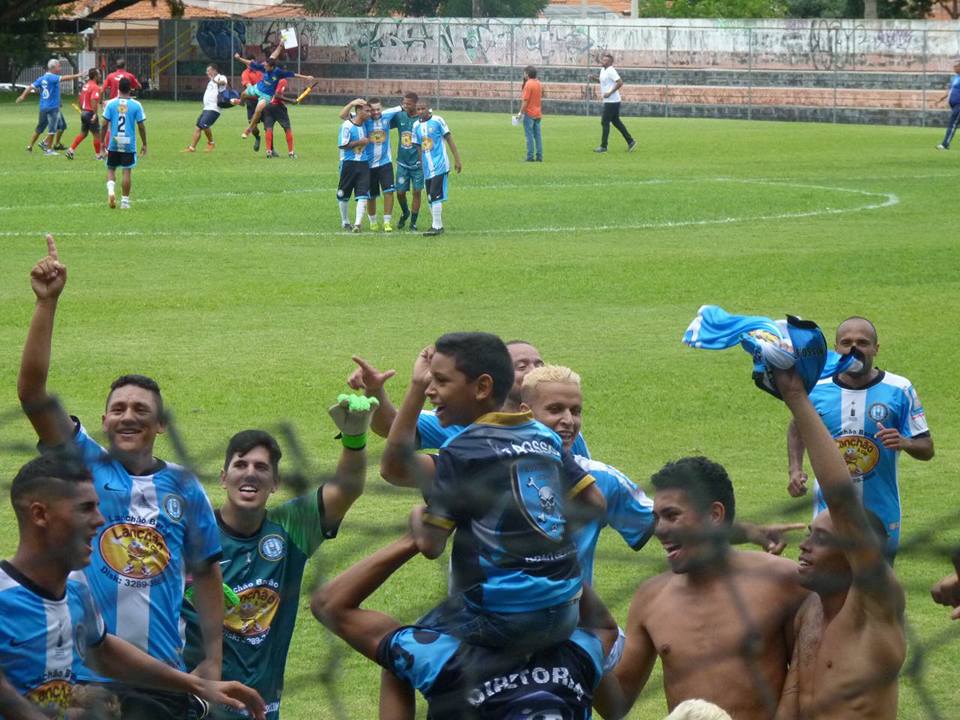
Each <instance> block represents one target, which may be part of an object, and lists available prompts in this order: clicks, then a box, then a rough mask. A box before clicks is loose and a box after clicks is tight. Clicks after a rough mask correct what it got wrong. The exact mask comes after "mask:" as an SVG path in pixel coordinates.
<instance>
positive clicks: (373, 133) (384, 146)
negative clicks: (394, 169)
mask: <svg viewBox="0 0 960 720" xmlns="http://www.w3.org/2000/svg"><path fill="white" fill-rule="evenodd" d="M401 114H404V115H405V114H406V113H404V112H403V108H401V107H400V106H399V105H397V106H396V107H392V108H388V109H387V110H384V111H383V112H382V113H381V114H380V117H379V118H377V119H376V120H374V119H373V118H370V119H369V120H367V121H366V122H365V123H364V125H365V127H366V131H367V137H369V138H370V144H371V145H372V146H373V149H372V150H371V152H370V167H372V168H376V167H380V166H381V165H389V164H390V163H391V162H393V156H392V155H391V154H390V130H391V128H395V127H397V117H398V116H399V115H401Z"/></svg>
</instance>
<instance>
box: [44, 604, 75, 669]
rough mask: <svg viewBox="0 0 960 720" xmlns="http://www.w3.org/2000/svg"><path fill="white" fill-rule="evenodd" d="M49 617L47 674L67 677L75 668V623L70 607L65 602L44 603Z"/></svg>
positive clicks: (45, 611)
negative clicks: (72, 619) (71, 616)
mask: <svg viewBox="0 0 960 720" xmlns="http://www.w3.org/2000/svg"><path fill="white" fill-rule="evenodd" d="M43 611H44V613H46V616H47V663H46V667H47V672H48V673H51V674H53V675H54V676H55V677H67V676H68V675H69V674H70V672H69V671H70V669H71V668H72V667H73V622H72V621H71V619H70V605H69V604H68V603H67V600H66V598H64V599H63V600H46V599H44V601H43Z"/></svg>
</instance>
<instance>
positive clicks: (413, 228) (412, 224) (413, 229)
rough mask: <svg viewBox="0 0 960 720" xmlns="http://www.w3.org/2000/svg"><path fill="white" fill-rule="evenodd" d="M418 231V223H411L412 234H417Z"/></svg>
mask: <svg viewBox="0 0 960 720" xmlns="http://www.w3.org/2000/svg"><path fill="white" fill-rule="evenodd" d="M416 231H417V225H416V223H411V224H410V232H416Z"/></svg>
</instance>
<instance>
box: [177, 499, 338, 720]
mask: <svg viewBox="0 0 960 720" xmlns="http://www.w3.org/2000/svg"><path fill="white" fill-rule="evenodd" d="M321 491H322V488H319V489H318V490H317V492H316V494H314V493H310V494H308V495H304V496H302V497H298V498H294V499H293V500H289V501H287V502H285V503H283V504H281V505H278V506H277V507H274V508H270V509H268V510H267V517H266V519H265V520H264V522H263V525H262V526H261V527H260V529H259V530H258V531H257V532H256V533H254V534H253V535H251V536H249V537H243V536H240V535H237V534H235V532H234V531H233V530H232V529H231V528H230V527H228V526H227V525H226V524H224V522H223V519H222V518H221V517H220V513H219V511H218V512H217V513H216V515H217V523H218V524H219V526H220V541H221V543H222V545H223V559H222V560H220V570H221V572H222V573H223V582H224V583H225V584H226V585H229V586H230V587H231V588H233V591H234V592H235V593H236V594H237V595H238V596H239V598H240V604H239V605H238V606H237V607H234V608H228V609H227V610H226V611H225V613H224V618H223V679H224V680H238V681H240V682H242V683H244V684H245V685H249V686H250V687H252V688H254V689H256V690H257V692H259V693H260V695H261V697H263V700H264V702H266V704H267V719H268V720H277V718H279V717H280V694H281V693H282V692H283V670H284V666H285V665H286V662H287V651H288V650H289V648H290V639H291V638H292V637H293V626H294V623H295V622H296V620H297V609H298V606H299V600H300V584H301V582H302V580H303V571H304V569H305V567H306V564H307V560H308V559H309V558H310V556H311V555H313V553H314V552H316V550H317V548H318V547H320V543H322V542H323V541H324V540H329V539H331V538H334V537H336V535H337V529H338V528H337V527H327V526H326V524H325V523H324V517H323V500H322V497H323V496H322V494H321ZM183 619H184V620H185V621H186V635H187V642H186V647H185V650H184V660H185V661H186V663H187V667H188V668H191V669H192V668H194V667H196V666H197V665H198V664H199V663H200V662H201V660H203V644H202V636H201V633H200V626H199V624H198V620H197V612H196V610H195V609H194V607H193V606H192V605H191V604H190V603H189V602H187V601H184V604H183ZM212 716H213V717H215V718H238V717H243V716H244V714H243V713H241V712H239V711H236V710H233V709H231V708H227V707H217V708H215V709H214V711H213V712H212Z"/></svg>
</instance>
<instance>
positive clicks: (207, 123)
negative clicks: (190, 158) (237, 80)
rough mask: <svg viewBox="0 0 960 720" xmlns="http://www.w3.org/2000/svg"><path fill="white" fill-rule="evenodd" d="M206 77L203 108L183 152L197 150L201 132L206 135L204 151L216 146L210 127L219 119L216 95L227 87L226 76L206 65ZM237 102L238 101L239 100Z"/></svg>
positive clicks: (217, 69) (209, 150)
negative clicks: (191, 138) (191, 136)
mask: <svg viewBox="0 0 960 720" xmlns="http://www.w3.org/2000/svg"><path fill="white" fill-rule="evenodd" d="M207 78H208V80H209V82H208V83H207V89H206V90H204V91H203V110H202V111H201V113H200V117H198V118H197V129H196V130H194V131H193V140H191V141H190V144H189V145H187V147H186V149H185V150H184V152H196V151H197V142H198V141H199V140H200V133H201V132H203V133H204V134H205V135H206V136H207V149H206V150H205V152H211V151H212V150H213V149H214V148H215V147H216V143H214V142H213V132H212V131H211V130H210V128H211V127H213V124H214V123H215V122H216V121H217V120H219V119H220V106H219V105H217V97H218V96H219V95H220V91H221V90H224V89H225V88H226V87H227V78H225V77H224V76H223V75H221V74H220V69H219V68H218V67H217V66H216V65H207ZM237 103H239V100H238V101H237ZM234 104H236V103H234Z"/></svg>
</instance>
